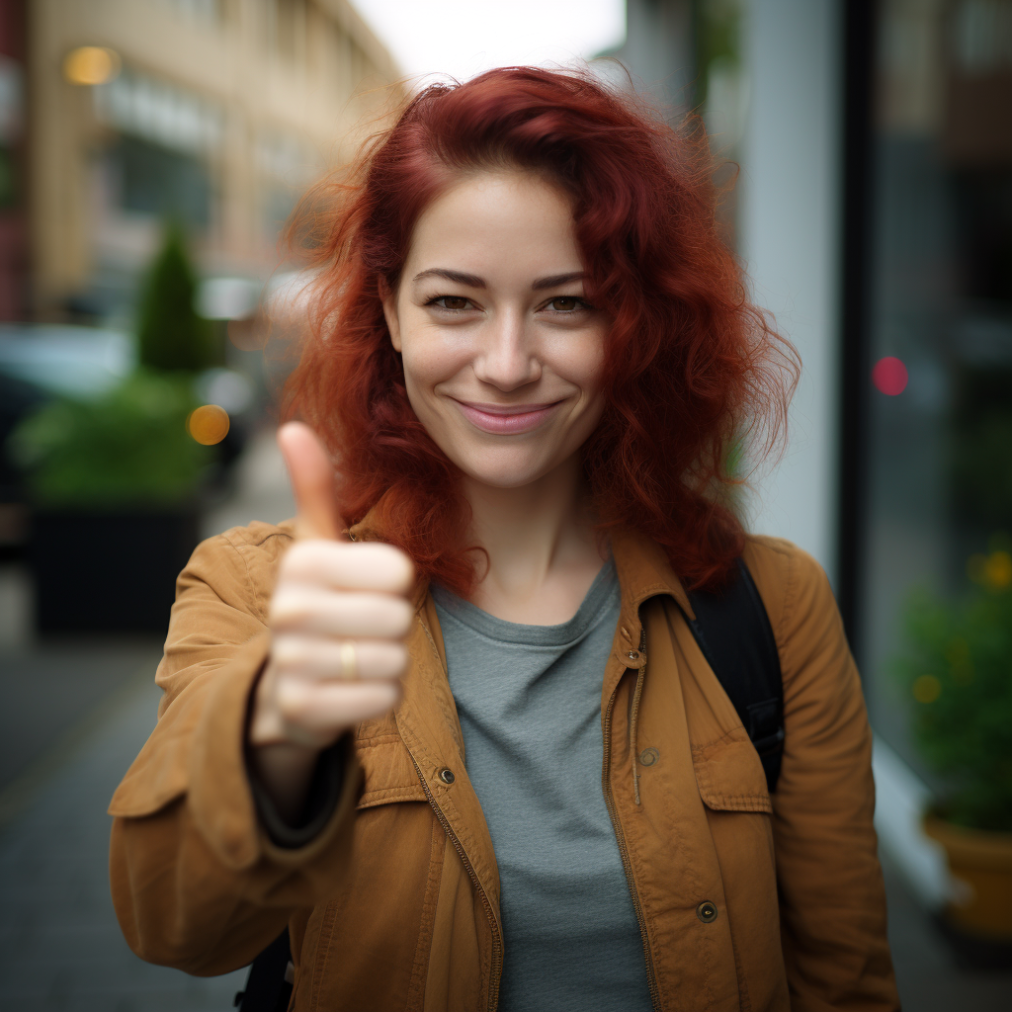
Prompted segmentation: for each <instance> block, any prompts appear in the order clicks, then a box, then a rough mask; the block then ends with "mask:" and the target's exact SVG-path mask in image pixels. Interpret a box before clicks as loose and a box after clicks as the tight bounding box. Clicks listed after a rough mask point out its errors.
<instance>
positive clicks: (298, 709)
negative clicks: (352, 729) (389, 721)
mask: <svg viewBox="0 0 1012 1012" xmlns="http://www.w3.org/2000/svg"><path fill="white" fill-rule="evenodd" d="M400 695H401V685H400V681H399V680H396V679H395V680H391V681H382V680H378V679H377V680H374V681H370V682H340V683H338V682H307V681H303V680H301V679H296V678H286V679H284V680H283V681H281V682H279V684H278V687H277V696H276V698H277V705H278V709H279V710H280V711H281V715H282V717H283V719H284V721H285V723H286V724H287V725H289V726H290V727H292V728H293V729H294V728H299V729H302V730H303V731H305V732H308V733H309V734H313V733H316V734H321V733H322V734H326V733H327V732H329V731H330V730H331V729H332V728H334V727H335V726H337V725H342V726H347V725H349V724H357V723H359V721H362V720H368V719H369V718H370V717H378V716H381V715H382V714H384V713H387V712H388V711H389V710H390V709H392V708H393V707H394V706H396V705H397V700H398V699H400Z"/></svg>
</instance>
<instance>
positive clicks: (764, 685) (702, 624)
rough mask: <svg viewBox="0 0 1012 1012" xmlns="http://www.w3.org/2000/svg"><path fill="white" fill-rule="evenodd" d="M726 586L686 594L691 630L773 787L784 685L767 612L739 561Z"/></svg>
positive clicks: (781, 744) (777, 773)
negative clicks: (691, 615)
mask: <svg viewBox="0 0 1012 1012" xmlns="http://www.w3.org/2000/svg"><path fill="white" fill-rule="evenodd" d="M736 562H737V565H736V567H735V570H734V572H733V574H732V576H731V579H730V580H729V582H728V583H727V584H725V585H724V586H723V587H721V588H720V589H719V590H717V591H715V592H702V591H694V592H693V593H691V594H689V601H690V602H691V604H692V610H693V611H694V612H695V613H696V618H695V621H693V620H691V619H689V628H690V629H691V630H692V635H693V636H695V638H696V643H698V644H699V649H700V650H701V651H702V652H703V656H704V657H705V658H706V659H707V661H708V662H709V664H710V667H711V668H713V673H714V674H715V675H716V676H717V678H718V679H719V680H720V684H721V685H722V686H723V687H724V691H725V692H726V693H727V695H728V697H729V698H730V700H731V702H732V703H733V704H734V708H735V709H736V710H737V711H738V716H739V717H740V718H741V722H742V724H743V725H744V727H745V730H746V731H747V732H748V736H749V738H750V739H751V740H752V744H753V745H754V746H755V750H756V751H757V752H758V753H759V758H760V759H761V760H762V764H763V770H764V771H765V772H766V786H767V788H768V789H769V791H770V793H772V792H773V791H774V790H776V786H777V778H778V777H779V776H780V760H781V758H782V757H783V752H784V683H783V678H782V676H781V672H780V653H779V651H778V650H777V641H776V639H775V638H774V636H773V628H772V626H770V620H769V616H768V615H767V614H766V608H765V606H764V605H763V602H762V598H761V597H760V596H759V591H758V590H757V589H756V585H755V582H754V581H753V579H752V574H751V573H750V572H749V571H748V566H746V565H745V563H744V562H743V561H742V560H741V559H737V560H736Z"/></svg>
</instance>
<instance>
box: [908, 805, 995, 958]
mask: <svg viewBox="0 0 1012 1012" xmlns="http://www.w3.org/2000/svg"><path fill="white" fill-rule="evenodd" d="M924 831H925V833H927V834H928V836H930V837H931V838H932V839H934V840H937V841H938V842H939V843H940V844H941V845H942V846H943V847H944V848H945V853H946V856H947V857H948V860H949V870H950V871H951V873H952V878H953V880H954V885H955V888H954V890H953V894H954V895H953V898H952V899H951V900H950V902H949V904H948V906H947V908H946V911H945V914H946V919H947V920H948V921H949V923H950V924H952V925H953V926H954V927H956V928H958V929H959V930H961V931H963V932H965V933H967V934H969V935H974V936H976V937H977V938H980V939H981V940H987V941H991V942H997V943H1000V944H1003V945H1004V944H1012V833H999V832H996V831H993V830H987V829H967V828H966V827H965V826H955V825H953V824H952V823H951V822H945V821H943V820H942V819H940V818H938V817H937V816H935V815H928V816H926V817H925V819H924Z"/></svg>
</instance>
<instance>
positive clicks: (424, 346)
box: [401, 332, 470, 396]
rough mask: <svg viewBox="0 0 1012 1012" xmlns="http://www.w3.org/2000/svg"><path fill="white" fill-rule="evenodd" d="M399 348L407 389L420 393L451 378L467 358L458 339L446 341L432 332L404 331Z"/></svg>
mask: <svg viewBox="0 0 1012 1012" xmlns="http://www.w3.org/2000/svg"><path fill="white" fill-rule="evenodd" d="M401 349H402V350H401V361H402V362H403V364H404V379H405V381H406V383H407V386H408V389H409V390H414V391H415V393H417V394H420V395H422V396H425V395H426V394H428V393H431V391H432V388H433V387H435V386H436V385H437V384H439V383H444V382H446V381H447V380H450V379H452V378H453V377H454V376H456V375H457V373H459V372H460V371H461V369H463V368H465V367H466V366H467V364H468V362H469V361H470V353H469V351H468V349H467V348H466V347H464V346H463V345H462V343H461V342H459V341H458V342H454V341H448V340H446V339H444V337H443V336H442V335H441V334H439V333H434V332H429V333H411V334H406V335H405V336H404V339H403V341H402V345H401Z"/></svg>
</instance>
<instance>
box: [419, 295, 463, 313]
mask: <svg viewBox="0 0 1012 1012" xmlns="http://www.w3.org/2000/svg"><path fill="white" fill-rule="evenodd" d="M425 304H426V305H427V306H438V307H439V308H440V309H455V310H461V309H468V308H470V306H471V300H470V299H465V298H464V296H463V295H439V296H437V297H436V298H434V299H429V301H428V302H426V303H425Z"/></svg>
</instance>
